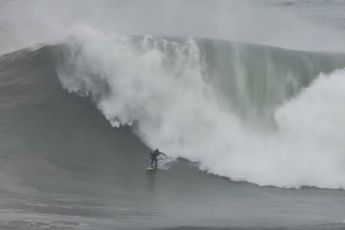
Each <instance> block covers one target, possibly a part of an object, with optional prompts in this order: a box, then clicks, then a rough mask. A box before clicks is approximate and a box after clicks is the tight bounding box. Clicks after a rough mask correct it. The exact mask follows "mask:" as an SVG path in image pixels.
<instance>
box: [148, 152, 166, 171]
mask: <svg viewBox="0 0 345 230" xmlns="http://www.w3.org/2000/svg"><path fill="white" fill-rule="evenodd" d="M159 155H164V156H167V155H165V154H164V153H162V152H160V151H159V149H155V150H154V151H153V152H151V153H150V157H151V167H152V168H157V167H158V156H159Z"/></svg>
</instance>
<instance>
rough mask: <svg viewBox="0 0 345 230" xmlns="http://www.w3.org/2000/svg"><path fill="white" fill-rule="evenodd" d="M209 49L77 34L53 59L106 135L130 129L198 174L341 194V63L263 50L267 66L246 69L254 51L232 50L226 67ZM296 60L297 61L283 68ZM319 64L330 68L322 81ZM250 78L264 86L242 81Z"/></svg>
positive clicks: (193, 42) (185, 42) (191, 42)
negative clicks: (99, 116) (105, 123)
mask: <svg viewBox="0 0 345 230" xmlns="http://www.w3.org/2000/svg"><path fill="white" fill-rule="evenodd" d="M207 43H208V42H205V41H203V40H198V39H169V38H155V37H150V36H143V37H139V36H138V37H129V36H125V35H119V34H103V33H101V32H99V31H95V30H93V29H89V28H88V29H85V28H84V29H82V30H80V31H78V33H76V35H75V36H74V37H73V38H72V39H70V40H69V41H67V44H66V47H65V48H64V49H63V51H62V52H60V54H59V55H58V56H59V66H58V72H59V79H60V81H61V83H62V85H63V87H64V88H65V89H66V90H68V91H70V92H76V93H78V94H80V95H91V96H92V97H93V100H94V101H95V103H96V105H97V107H98V108H99V109H100V110H101V111H102V113H103V114H104V116H105V117H106V118H107V119H108V120H109V122H110V123H111V124H112V125H113V126H114V127H119V126H121V125H130V126H132V127H133V130H135V132H136V134H137V135H138V136H139V137H140V138H141V139H142V140H143V141H144V142H145V143H146V144H147V145H148V146H150V147H152V148H154V147H156V146H159V148H160V149H162V150H163V151H164V152H166V153H168V154H169V155H170V156H172V157H183V158H186V159H188V160H190V161H192V162H197V163H198V165H199V168H200V169H201V170H203V171H207V172H209V173H212V174H215V175H219V176H223V177H228V178H231V179H232V180H235V181H247V182H252V183H255V184H258V185H262V186H265V185H272V186H278V187H294V188H299V187H301V186H315V187H322V188H345V179H344V178H345V177H344V174H345V168H344V166H343V163H342V162H343V160H344V157H345V155H344V153H343V149H344V147H345V146H344V144H343V142H342V141H341V140H342V137H344V136H345V133H344V131H343V130H342V129H341V127H342V124H343V123H344V121H345V120H344V119H345V118H344V117H345V109H344V108H342V106H341V102H342V101H344V100H345V94H344V93H343V92H345V91H344V90H343V89H344V88H345V80H344V79H343V78H344V75H345V70H341V69H340V70H337V71H335V72H333V73H331V72H330V70H332V68H333V70H334V69H336V68H341V67H342V66H345V63H344V62H343V60H344V59H343V57H342V56H341V55H340V56H339V55H336V54H334V55H333V56H332V54H325V55H326V56H325V57H322V58H321V59H320V58H319V55H321V54H320V53H316V54H309V53H307V52H298V51H289V50H280V49H279V50H278V49H277V50H278V51H276V50H275V49H273V50H266V49H269V48H268V47H262V48H261V49H263V50H264V52H262V51H261V54H264V53H265V52H266V53H268V55H267V57H266V56H265V57H264V58H266V59H267V60H266V61H265V62H264V63H263V64H265V65H266V66H254V64H253V63H254V62H253V60H249V58H250V56H252V55H253V56H258V54H256V53H255V52H257V51H255V50H256V48H246V45H238V46H237V45H231V46H232V50H231V54H232V56H231V58H232V59H229V56H217V54H219V53H220V54H222V55H223V54H224V52H223V53H222V52H218V51H219V50H218V51H217V48H218V49H219V47H217V41H213V42H212V41H211V42H210V43H211V45H210V44H208V45H207ZM229 44H230V43H229ZM259 49H260V48H259ZM214 50H216V51H217V52H216V51H214ZM212 52H213V53H212ZM251 52H253V53H251ZM210 53H212V55H211V54H210ZM259 53H260V52H259ZM275 53H279V55H278V54H275ZM274 55H277V56H282V57H280V58H282V63H283V64H282V63H278V64H280V65H283V67H281V66H279V65H278V64H277V62H275V60H274ZM211 56H212V58H211ZM294 56H295V57H297V58H300V59H301V60H303V61H304V62H303V63H302V64H301V63H295V64H291V66H289V65H290V64H289V63H288V62H287V61H288V60H290V61H291V63H294V62H295V61H296V60H294ZM314 56H316V58H315V57H314ZM321 56H322V55H321ZM289 58H290V59H289ZM332 58H334V60H336V61H335V63H336V64H334V65H333V61H334V60H333V59H332ZM217 60H218V61H219V62H223V64H224V65H223V66H220V65H218V66H217V65H216V64H214V63H217V64H219V62H217ZM320 60H321V61H322V60H328V61H329V62H331V65H330V66H331V67H330V66H328V67H325V69H327V70H326V71H328V73H327V74H322V73H321V74H319V73H320V72H321V71H322V70H321V71H319V70H318V69H317V67H315V66H318V65H319V64H320ZM339 60H340V61H339ZM314 62H315V63H314ZM326 62H327V61H326ZM306 63H307V64H306ZM261 64H262V63H261ZM304 64H305V65H304ZM212 65H213V66H212ZM229 66H230V67H229ZM325 66H327V65H326V64H325ZM213 67H217V68H215V69H212V68H213ZM297 67H299V68H301V70H299V69H297ZM221 68H224V69H221ZM227 68H228V69H227ZM229 68H230V69H231V71H232V72H231V73H230V74H229V73H228V75H231V76H228V75H227V70H229ZM320 68H321V67H320ZM252 69H254V70H257V75H258V76H259V75H262V76H261V78H262V79H264V80H265V82H260V81H258V80H257V79H258V78H259V77H258V78H249V77H248V76H249V72H250V71H252V72H253V70H252ZM296 69H297V70H296ZM305 69H306V70H305ZM302 70H303V71H302ZM307 70H308V71H310V72H308V71H307ZM298 71H300V72H301V73H299V72H298ZM317 71H319V72H317ZM316 72H317V74H315V73H316ZM311 74H312V76H311ZM227 77H229V78H231V79H232V82H231V83H232V84H231V85H230V86H229V85H227V87H228V88H227V89H228V91H226V90H224V88H222V86H224V85H225V83H226V82H224V79H227ZM313 79H316V80H313ZM311 82H312V83H311ZM222 83H223V85H222ZM303 87H305V89H304V90H301V89H303ZM262 94H267V95H262ZM291 98H292V99H291ZM261 123H263V124H264V125H262V124H261ZM258 124H259V125H258ZM260 124H261V126H265V127H264V128H263V127H261V126H260ZM267 126H268V128H267ZM258 127H259V128H258Z"/></svg>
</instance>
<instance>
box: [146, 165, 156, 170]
mask: <svg viewBox="0 0 345 230" xmlns="http://www.w3.org/2000/svg"><path fill="white" fill-rule="evenodd" d="M156 169H157V168H153V167H151V166H149V167H147V168H146V170H147V171H153V170H156Z"/></svg>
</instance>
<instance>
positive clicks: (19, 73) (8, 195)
mask: <svg viewBox="0 0 345 230" xmlns="http://www.w3.org/2000/svg"><path fill="white" fill-rule="evenodd" d="M56 49H58V48H57V47H45V48H42V49H40V50H38V51H21V52H17V53H14V54H9V55H6V56H3V57H2V58H1V61H0V87H1V90H0V99H1V106H0V123H1V125H0V154H1V155H0V180H1V182H0V228H1V229H23V230H24V229H25V230H31V229H185V230H186V229H193V230H194V229H344V228H345V225H343V224H342V222H343V221H344V219H345V192H344V191H343V190H324V189H316V188H302V189H297V190H295V189H278V188H273V187H259V186H256V185H253V184H248V183H240V182H237V183H234V182H231V181H230V180H228V179H223V178H219V177H215V176H211V175H207V174H205V173H202V172H200V171H198V170H197V168H196V167H195V166H194V165H193V164H192V163H190V162H188V161H185V160H179V161H178V163H176V164H175V165H173V167H171V168H170V169H169V170H158V171H155V172H146V171H145V168H146V165H147V164H148V157H147V155H146V153H148V152H149V149H148V148H147V147H146V146H145V145H144V144H143V143H142V142H141V141H140V140H138V139H137V137H136V136H135V135H133V134H132V133H131V130H130V129H129V128H126V127H123V128H119V129H115V128H112V127H111V126H110V124H109V123H108V121H107V120H106V119H105V118H104V117H103V115H102V114H101V113H100V112H99V111H98V110H97V109H96V108H95V107H94V105H93V104H92V102H91V101H90V99H88V98H81V97H78V96H77V95H73V94H68V93H67V92H66V91H64V90H63V89H62V88H61V86H60V84H59V82H58V79H57V74H56V65H55V59H54V57H55V55H54V53H55V51H56Z"/></svg>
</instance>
